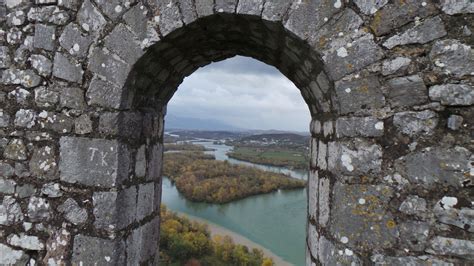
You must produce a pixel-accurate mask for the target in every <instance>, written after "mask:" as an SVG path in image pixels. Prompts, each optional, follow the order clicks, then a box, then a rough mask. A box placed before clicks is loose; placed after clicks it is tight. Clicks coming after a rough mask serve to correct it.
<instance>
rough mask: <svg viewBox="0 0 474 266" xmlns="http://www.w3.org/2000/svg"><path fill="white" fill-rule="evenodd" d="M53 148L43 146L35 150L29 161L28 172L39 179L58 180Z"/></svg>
mask: <svg viewBox="0 0 474 266" xmlns="http://www.w3.org/2000/svg"><path fill="white" fill-rule="evenodd" d="M55 154H56V152H55V148H54V147H50V146H44V147H41V148H36V149H35V150H34V152H33V156H32V157H31V159H30V163H29V166H30V172H31V174H32V175H33V176H35V177H36V178H39V179H46V180H52V179H56V178H58V176H57V171H58V166H57V162H56V155H55Z"/></svg>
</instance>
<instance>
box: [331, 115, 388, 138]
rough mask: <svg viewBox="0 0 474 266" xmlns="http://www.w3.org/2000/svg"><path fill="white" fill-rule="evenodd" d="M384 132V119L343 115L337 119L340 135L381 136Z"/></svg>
mask: <svg viewBox="0 0 474 266" xmlns="http://www.w3.org/2000/svg"><path fill="white" fill-rule="evenodd" d="M383 132H384V124H383V121H381V120H378V119H377V118H375V117H350V118H346V117H341V118H339V119H337V121H336V134H337V136H338V137H380V136H382V135H383Z"/></svg>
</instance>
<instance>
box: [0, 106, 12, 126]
mask: <svg viewBox="0 0 474 266" xmlns="http://www.w3.org/2000/svg"><path fill="white" fill-rule="evenodd" d="M9 125H10V115H9V114H7V113H5V112H4V111H3V110H2V109H0V128H2V127H8V126H9Z"/></svg>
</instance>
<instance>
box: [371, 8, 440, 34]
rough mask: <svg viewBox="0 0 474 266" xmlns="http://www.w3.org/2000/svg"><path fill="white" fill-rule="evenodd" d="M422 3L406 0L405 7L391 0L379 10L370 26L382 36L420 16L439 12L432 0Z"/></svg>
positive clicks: (423, 16) (424, 16)
mask: <svg viewBox="0 0 474 266" xmlns="http://www.w3.org/2000/svg"><path fill="white" fill-rule="evenodd" d="M425 2H426V5H421V4H420V1H419V0H406V1H404V2H403V5H404V6H403V8H401V7H400V4H399V3H397V2H391V3H389V4H387V5H385V6H384V7H383V8H382V9H380V10H378V11H377V12H376V13H375V14H374V17H373V19H372V21H371V22H370V27H371V28H372V30H373V31H374V32H375V35H377V36H381V35H385V34H388V33H390V32H391V31H392V30H394V29H396V28H399V27H401V26H403V25H405V24H408V23H410V22H411V21H413V20H415V18H416V17H418V18H426V17H429V16H431V15H433V14H435V13H436V12H437V7H436V5H435V4H434V3H432V1H425Z"/></svg>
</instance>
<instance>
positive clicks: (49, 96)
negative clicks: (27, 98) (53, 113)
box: [35, 87, 59, 107]
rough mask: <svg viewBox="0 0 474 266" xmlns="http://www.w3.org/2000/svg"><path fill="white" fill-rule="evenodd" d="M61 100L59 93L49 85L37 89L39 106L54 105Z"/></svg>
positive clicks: (36, 94)
mask: <svg viewBox="0 0 474 266" xmlns="http://www.w3.org/2000/svg"><path fill="white" fill-rule="evenodd" d="M58 102H59V93H58V92H57V91H55V90H52V89H50V88H48V87H38V88H37V89H35V103H36V105H37V106H38V107H54V106H55V105H56V104H57V103H58Z"/></svg>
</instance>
